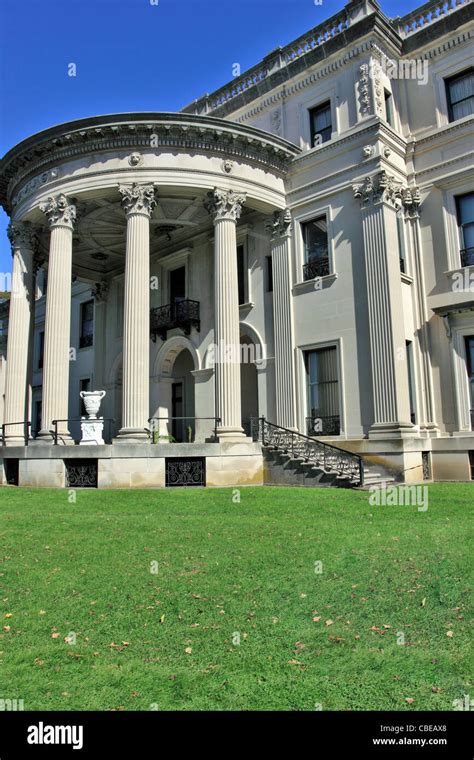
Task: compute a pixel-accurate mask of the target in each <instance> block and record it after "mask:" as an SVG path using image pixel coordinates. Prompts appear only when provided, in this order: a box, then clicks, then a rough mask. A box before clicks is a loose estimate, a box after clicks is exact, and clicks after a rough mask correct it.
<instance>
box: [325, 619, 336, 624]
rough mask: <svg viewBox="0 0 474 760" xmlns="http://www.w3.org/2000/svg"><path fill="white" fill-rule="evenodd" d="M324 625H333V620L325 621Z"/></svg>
mask: <svg viewBox="0 0 474 760" xmlns="http://www.w3.org/2000/svg"><path fill="white" fill-rule="evenodd" d="M324 625H334V620H326V622H325V624H324Z"/></svg>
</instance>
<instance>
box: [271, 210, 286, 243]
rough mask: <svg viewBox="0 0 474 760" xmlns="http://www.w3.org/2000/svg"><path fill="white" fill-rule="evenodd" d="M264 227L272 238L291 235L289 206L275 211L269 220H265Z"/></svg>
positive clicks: (276, 238)
mask: <svg viewBox="0 0 474 760" xmlns="http://www.w3.org/2000/svg"><path fill="white" fill-rule="evenodd" d="M265 227H266V229H267V231H268V232H269V233H270V235H271V238H272V240H278V238H282V237H285V236H286V235H291V212H290V209H289V208H285V209H284V210H283V211H275V212H274V214H273V216H272V218H271V220H269V221H268V222H266V224H265Z"/></svg>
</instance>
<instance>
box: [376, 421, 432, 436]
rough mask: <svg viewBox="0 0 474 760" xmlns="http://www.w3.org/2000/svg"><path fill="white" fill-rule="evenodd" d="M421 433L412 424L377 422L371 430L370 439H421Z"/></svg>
mask: <svg viewBox="0 0 474 760" xmlns="http://www.w3.org/2000/svg"><path fill="white" fill-rule="evenodd" d="M419 435H420V431H419V428H418V427H417V426H416V425H413V423H411V422H377V423H375V425H372V427H371V428H370V430H369V438H371V439H374V438H393V439H402V438H415V437H416V438H419Z"/></svg>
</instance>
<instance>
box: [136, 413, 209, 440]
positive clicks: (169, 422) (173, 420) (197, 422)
mask: <svg viewBox="0 0 474 760" xmlns="http://www.w3.org/2000/svg"><path fill="white" fill-rule="evenodd" d="M220 421H221V418H220V417H150V419H149V420H148V422H149V424H150V430H149V434H150V439H151V442H152V443H155V444H156V443H194V442H195V440H196V433H198V435H199V437H202V438H203V439H205V434H206V432H207V438H209V437H211V438H214V439H215V438H217V426H218V424H219V422H220ZM206 422H212V423H213V426H212V427H210V426H207V431H206V424H205V423H206Z"/></svg>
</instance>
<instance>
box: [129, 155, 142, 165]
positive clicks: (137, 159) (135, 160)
mask: <svg viewBox="0 0 474 760" xmlns="http://www.w3.org/2000/svg"><path fill="white" fill-rule="evenodd" d="M128 163H129V164H130V166H141V164H142V163H143V156H142V154H141V153H132V154H131V155H130V156H129V157H128Z"/></svg>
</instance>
